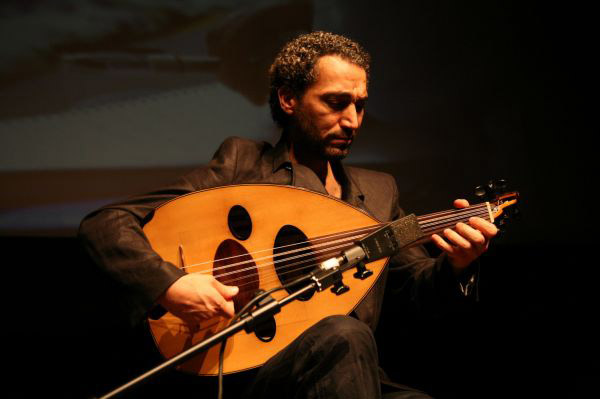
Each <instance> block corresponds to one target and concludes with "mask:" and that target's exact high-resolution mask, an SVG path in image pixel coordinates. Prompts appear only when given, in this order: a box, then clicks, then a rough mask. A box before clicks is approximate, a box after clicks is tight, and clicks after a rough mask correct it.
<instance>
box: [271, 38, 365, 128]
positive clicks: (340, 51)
mask: <svg viewBox="0 0 600 399" xmlns="http://www.w3.org/2000/svg"><path fill="white" fill-rule="evenodd" d="M325 55H337V56H339V57H341V58H343V59H345V60H346V61H349V62H351V63H353V64H356V65H358V66H360V67H361V68H363V69H364V70H365V72H366V73H367V81H368V79H369V67H370V64H371V56H370V55H369V53H368V52H367V51H366V50H365V49H363V48H362V46H361V45H360V44H358V43H356V42H354V41H352V40H350V39H348V38H346V37H344V36H341V35H336V34H333V33H329V32H312V33H308V34H304V35H300V36H298V37H297V38H295V39H293V40H292V41H290V42H288V43H287V44H285V45H284V46H283V48H282V49H281V51H280V52H279V54H277V57H275V61H273V64H272V65H271V67H270V68H269V82H270V93H269V105H270V106H271V115H272V116H273V119H274V120H275V122H276V123H277V124H278V125H279V126H280V127H282V128H285V127H286V126H287V124H288V119H289V116H288V115H287V114H286V113H285V112H283V110H282V109H281V106H280V105H279V96H278V94H277V92H278V90H279V89H280V88H281V87H287V88H289V89H290V90H291V91H292V92H293V93H294V94H295V95H296V96H297V97H298V98H300V97H301V96H302V95H303V94H304V91H305V90H306V89H307V88H308V87H309V86H310V85H311V84H313V83H314V82H315V81H316V80H317V76H316V72H315V70H314V67H315V64H316V63H317V61H318V60H319V58H321V57H323V56H325Z"/></svg>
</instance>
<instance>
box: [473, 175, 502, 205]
mask: <svg viewBox="0 0 600 399" xmlns="http://www.w3.org/2000/svg"><path fill="white" fill-rule="evenodd" d="M506 186H507V183H506V180H505V179H495V180H490V181H489V182H488V183H487V184H484V185H481V186H477V187H475V196H477V197H478V198H480V199H482V200H493V199H495V198H496V197H497V196H498V195H500V194H502V193H504V191H505V190H506Z"/></svg>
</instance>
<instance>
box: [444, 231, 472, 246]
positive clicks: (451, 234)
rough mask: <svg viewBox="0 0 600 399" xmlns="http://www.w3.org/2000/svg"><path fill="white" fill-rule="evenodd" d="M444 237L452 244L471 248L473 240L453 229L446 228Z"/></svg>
mask: <svg viewBox="0 0 600 399" xmlns="http://www.w3.org/2000/svg"><path fill="white" fill-rule="evenodd" d="M444 237H446V239H447V240H448V241H450V242H451V243H452V244H454V245H456V246H457V247H460V248H463V249H470V248H471V242H470V241H469V240H467V239H465V238H464V237H463V236H461V235H460V234H458V233H457V232H456V231H454V230H452V229H446V230H444Z"/></svg>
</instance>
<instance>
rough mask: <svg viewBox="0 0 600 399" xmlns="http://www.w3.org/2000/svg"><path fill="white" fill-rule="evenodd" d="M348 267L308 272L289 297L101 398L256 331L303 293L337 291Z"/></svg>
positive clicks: (260, 309)
mask: <svg viewBox="0 0 600 399" xmlns="http://www.w3.org/2000/svg"><path fill="white" fill-rule="evenodd" d="M349 268H350V267H345V268H342V267H331V268H328V269H321V270H318V271H315V272H313V274H312V275H308V276H307V277H305V278H302V280H306V279H308V280H309V281H310V282H309V283H308V284H307V285H305V286H304V287H302V288H300V289H299V290H297V291H295V292H293V293H292V294H290V295H288V296H286V297H285V298H283V299H281V300H279V301H278V300H275V299H272V298H271V299H272V300H271V301H268V302H266V303H264V304H263V305H262V306H260V307H259V308H258V309H256V310H254V311H253V312H248V313H245V314H244V315H243V316H241V319H240V320H239V321H238V322H236V323H234V324H232V325H231V326H229V327H227V328H224V329H223V330H221V331H219V332H218V333H216V334H215V335H212V336H211V337H209V338H207V339H205V340H204V341H202V342H199V343H197V344H196V345H194V346H192V347H191V348H189V349H187V350H185V351H183V352H181V353H180V354H178V355H176V356H174V357H172V358H171V359H169V360H167V361H165V362H164V363H161V364H160V365H158V366H156V367H155V368H153V369H151V370H149V371H147V372H145V373H144V374H142V375H140V376H139V377H136V378H134V379H133V380H131V381H129V382H127V383H126V384H123V385H121V386H120V387H118V388H116V389H114V390H113V391H111V392H109V393H107V394H106V395H104V396H102V397H100V398H99V399H109V398H114V397H116V396H117V395H119V394H121V393H123V392H125V391H127V390H129V389H131V388H133V387H135V386H138V385H141V384H142V383H145V382H147V381H148V380H149V379H151V378H153V377H155V376H156V375H158V374H160V373H162V372H163V371H166V370H168V369H170V368H172V367H175V366H177V365H179V364H181V363H183V362H185V361H186V360H188V359H189V358H191V357H192V356H194V355H196V354H197V353H200V352H202V351H205V350H208V349H209V348H210V347H212V346H214V345H216V344H218V343H219V342H222V341H224V340H226V339H227V338H229V337H230V336H232V335H233V334H235V333H237V332H238V331H240V330H242V329H245V330H246V332H248V333H250V332H252V331H253V330H254V327H256V326H257V325H259V324H260V323H261V322H263V321H264V320H266V319H268V318H269V317H272V316H273V315H275V314H277V313H279V311H280V310H281V308H282V307H283V306H285V305H287V304H289V303H291V302H293V301H294V300H296V299H297V298H298V297H300V296H302V295H303V294H306V293H309V292H314V291H323V290H324V289H326V288H327V287H330V286H333V290H334V292H337V291H336V290H335V289H336V287H339V286H343V283H342V272H343V271H345V270H347V269H349ZM338 291H339V290H338ZM343 292H345V290H342V291H341V292H340V293H343Z"/></svg>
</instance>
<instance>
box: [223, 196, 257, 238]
mask: <svg viewBox="0 0 600 399" xmlns="http://www.w3.org/2000/svg"><path fill="white" fill-rule="evenodd" d="M227 224H228V225H229V231H231V234H233V236H234V237H235V238H237V239H238V240H241V241H244V240H247V239H248V237H250V234H252V219H251V218H250V214H249V213H248V211H247V210H246V208H244V207H243V206H241V205H235V206H233V207H231V209H230V210H229V215H228V216H227Z"/></svg>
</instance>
